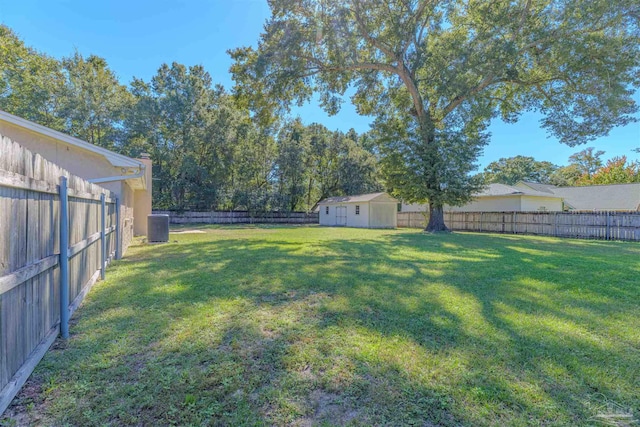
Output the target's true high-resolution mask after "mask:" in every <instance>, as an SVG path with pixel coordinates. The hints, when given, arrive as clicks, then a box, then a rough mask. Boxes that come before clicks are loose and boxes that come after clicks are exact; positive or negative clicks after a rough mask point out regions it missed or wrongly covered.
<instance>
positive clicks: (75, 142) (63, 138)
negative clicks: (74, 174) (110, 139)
mask: <svg viewBox="0 0 640 427" xmlns="http://www.w3.org/2000/svg"><path fill="white" fill-rule="evenodd" d="M0 120H2V121H5V122H7V123H11V124H13V125H16V126H19V127H21V128H24V129H27V130H30V131H32V132H35V133H39V134H41V135H46V136H48V137H50V138H53V139H55V140H56V141H59V142H61V143H63V144H66V145H69V146H72V147H77V148H79V149H81V150H85V151H89V152H92V153H95V154H98V155H100V156H102V157H104V158H105V159H106V160H107V161H108V162H109V163H111V165H112V166H114V167H117V168H126V169H130V168H135V169H140V170H144V164H143V163H142V162H140V161H139V160H136V159H132V158H130V157H127V156H123V155H122V154H118V153H114V152H113V151H110V150H107V149H106V148H102V147H98V146H97V145H93V144H90V143H88V142H86V141H83V140H81V139H78V138H75V137H73V136H71V135H67V134H65V133H62V132H58V131H57V130H53V129H50V128H48V127H46V126H42V125H39V124H37V123H34V122H32V121H29V120H26V119H23V118H21V117H18V116H14V115H13V114H9V113H7V112H5V111H2V110H0Z"/></svg>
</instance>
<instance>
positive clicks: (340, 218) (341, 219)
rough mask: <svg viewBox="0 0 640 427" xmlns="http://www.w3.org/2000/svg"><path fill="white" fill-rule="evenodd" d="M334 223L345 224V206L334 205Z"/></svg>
mask: <svg viewBox="0 0 640 427" xmlns="http://www.w3.org/2000/svg"><path fill="white" fill-rule="evenodd" d="M336 225H347V207H346V206H336Z"/></svg>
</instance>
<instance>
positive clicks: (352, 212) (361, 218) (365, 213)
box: [344, 202, 370, 228]
mask: <svg viewBox="0 0 640 427" xmlns="http://www.w3.org/2000/svg"><path fill="white" fill-rule="evenodd" d="M369 204H370V203H369V202H365V203H345V204H344V206H346V207H347V227H357V228H367V227H369ZM356 206H360V214H359V215H356Z"/></svg>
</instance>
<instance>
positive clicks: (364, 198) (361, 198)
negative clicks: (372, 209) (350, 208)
mask: <svg viewBox="0 0 640 427" xmlns="http://www.w3.org/2000/svg"><path fill="white" fill-rule="evenodd" d="M376 200H378V201H388V202H394V203H398V200H396V199H394V198H393V197H391V196H389V195H388V194H387V193H370V194H357V195H355V196H336V197H327V198H326V199H324V200H322V201H320V202H319V203H318V204H319V205H329V204H332V203H364V202H373V201H376Z"/></svg>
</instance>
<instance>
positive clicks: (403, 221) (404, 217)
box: [398, 212, 429, 228]
mask: <svg viewBox="0 0 640 427" xmlns="http://www.w3.org/2000/svg"><path fill="white" fill-rule="evenodd" d="M428 217H429V214H426V213H425V212H398V228H425V227H426V226H427V218H428Z"/></svg>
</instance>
